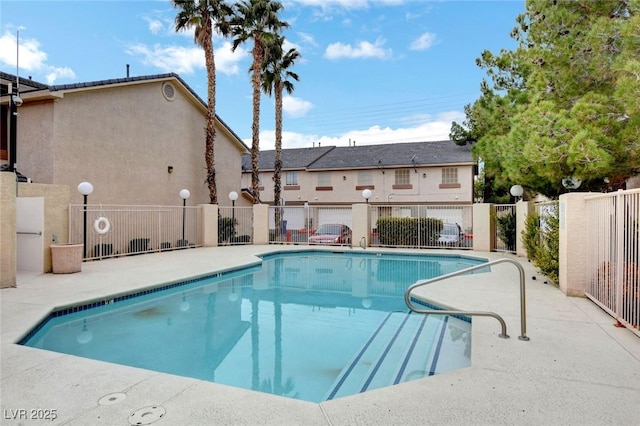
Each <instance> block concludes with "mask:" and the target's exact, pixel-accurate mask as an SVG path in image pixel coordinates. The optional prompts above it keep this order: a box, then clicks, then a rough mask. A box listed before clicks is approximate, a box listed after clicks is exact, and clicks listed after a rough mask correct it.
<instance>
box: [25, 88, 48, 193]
mask: <svg viewBox="0 0 640 426" xmlns="http://www.w3.org/2000/svg"><path fill="white" fill-rule="evenodd" d="M53 106H54V104H53V101H51V100H48V101H39V102H29V103H28V104H26V103H25V104H24V105H23V106H22V107H20V111H19V114H20V115H19V116H18V125H17V143H16V145H17V164H18V167H17V169H18V171H20V172H21V173H23V174H24V175H25V176H27V177H29V178H31V180H32V181H33V182H37V183H53V159H54V156H53V154H54V151H53V131H54V129H53V126H54V123H53Z"/></svg>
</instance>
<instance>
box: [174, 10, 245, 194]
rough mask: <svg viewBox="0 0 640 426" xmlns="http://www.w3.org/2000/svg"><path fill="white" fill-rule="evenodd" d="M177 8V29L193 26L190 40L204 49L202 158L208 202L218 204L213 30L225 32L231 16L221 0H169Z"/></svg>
mask: <svg viewBox="0 0 640 426" xmlns="http://www.w3.org/2000/svg"><path fill="white" fill-rule="evenodd" d="M172 2H173V5H174V6H175V7H176V8H178V9H180V11H179V12H178V14H177V15H176V19H175V28H176V32H177V31H184V30H186V29H189V28H194V30H195V31H194V41H195V43H196V44H197V45H198V46H200V47H202V48H203V49H204V58H205V64H206V66H207V124H206V127H205V151H204V158H205V162H206V164H207V184H208V186H209V202H210V203H211V204H217V203H218V191H217V188H216V166H215V164H216V163H215V155H214V145H215V138H216V129H215V119H216V64H215V60H214V52H213V31H214V29H215V30H216V31H218V32H219V33H220V34H223V35H226V34H227V32H228V26H227V18H228V17H229V16H230V15H231V11H232V10H231V7H229V5H227V4H226V3H225V2H224V1H223V0H172Z"/></svg>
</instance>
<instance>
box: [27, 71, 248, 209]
mask: <svg viewBox="0 0 640 426" xmlns="http://www.w3.org/2000/svg"><path fill="white" fill-rule="evenodd" d="M163 82H164V81H145V82H142V83H140V84H127V85H121V86H118V85H112V86H106V88H101V89H95V90H82V91H75V92H66V93H64V96H63V97H62V98H60V99H57V100H55V101H49V102H48V103H41V104H39V105H36V106H34V107H33V109H32V107H31V106H30V105H26V104H25V107H24V110H25V111H24V113H23V112H21V117H20V118H21V122H20V129H21V130H20V131H19V141H18V144H19V164H21V165H22V167H20V168H19V170H20V171H21V172H23V173H24V174H25V175H27V176H29V177H32V178H33V180H34V181H35V182H43V183H55V184H63V185H69V186H70V187H71V189H72V190H71V203H73V204H81V203H82V196H81V195H80V194H79V193H78V192H77V191H76V190H75V189H76V187H77V185H78V184H79V183H80V182H82V181H89V182H91V183H92V184H93V187H94V192H93V194H91V195H90V196H89V203H91V204H97V203H102V204H129V205H136V204H145V205H148V204H155V205H181V204H182V199H181V198H180V197H179V195H178V194H179V192H180V190H181V189H183V188H186V189H188V190H189V191H190V192H191V198H190V199H189V200H188V205H197V204H203V203H209V190H208V187H207V184H206V183H205V178H206V164H205V161H204V149H205V142H204V127H205V113H206V111H205V109H204V107H203V106H202V105H201V104H199V103H198V102H197V101H196V100H195V98H194V97H193V96H192V95H191V94H189V93H188V92H186V91H185V90H183V89H182V88H181V86H180V85H179V84H178V83H177V82H176V81H172V85H173V87H174V88H175V99H174V100H172V101H170V100H167V99H166V98H165V96H164V95H163V92H162V84H163ZM35 123H38V124H35ZM43 123H44V124H43ZM46 123H49V124H46ZM23 127H24V130H22V128H23ZM51 129H52V130H51ZM20 135H22V136H20ZM43 147H44V148H43ZM169 166H172V167H173V170H172V173H169V172H168V167H169ZM216 166H217V184H218V186H219V189H218V192H219V194H221V195H222V197H221V201H223V202H224V201H227V202H228V199H227V194H228V192H229V191H231V190H232V189H234V190H236V191H237V190H238V189H239V188H238V186H239V185H238V183H239V182H240V175H241V151H240V150H239V148H238V147H237V145H236V144H233V143H231V142H230V135H229V134H228V133H226V132H225V131H223V130H221V129H220V128H219V129H218V131H217V138H216Z"/></svg>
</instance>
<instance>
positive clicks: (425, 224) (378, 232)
mask: <svg viewBox="0 0 640 426" xmlns="http://www.w3.org/2000/svg"><path fill="white" fill-rule="evenodd" d="M371 226H372V230H371V245H372V246H383V247H415V248H436V247H456V248H471V247H472V246H473V240H472V238H473V206H471V205H464V206H436V205H434V206H424V205H392V206H372V217H371Z"/></svg>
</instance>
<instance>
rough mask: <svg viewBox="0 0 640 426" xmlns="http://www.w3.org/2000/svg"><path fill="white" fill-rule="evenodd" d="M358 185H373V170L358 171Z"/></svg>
mask: <svg viewBox="0 0 640 426" xmlns="http://www.w3.org/2000/svg"><path fill="white" fill-rule="evenodd" d="M358 185H359V186H365V185H373V172H372V171H371V170H359V171H358Z"/></svg>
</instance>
